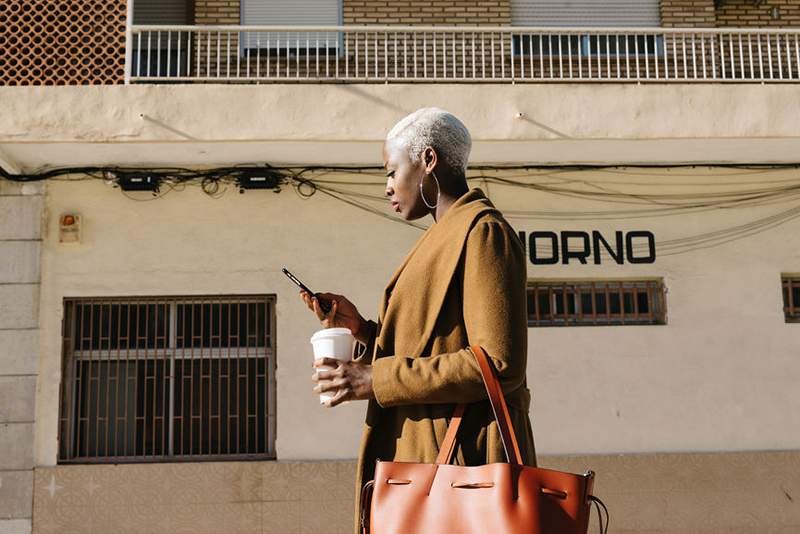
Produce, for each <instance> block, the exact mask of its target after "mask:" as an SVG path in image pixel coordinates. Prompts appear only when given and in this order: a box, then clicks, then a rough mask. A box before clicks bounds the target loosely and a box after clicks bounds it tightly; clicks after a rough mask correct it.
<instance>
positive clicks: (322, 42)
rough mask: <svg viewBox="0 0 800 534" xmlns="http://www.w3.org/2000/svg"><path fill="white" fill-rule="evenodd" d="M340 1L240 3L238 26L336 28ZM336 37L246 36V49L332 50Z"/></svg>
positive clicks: (328, 34)
mask: <svg viewBox="0 0 800 534" xmlns="http://www.w3.org/2000/svg"><path fill="white" fill-rule="evenodd" d="M341 1H342V0H242V24H245V25H253V26H255V25H261V26H284V25H285V26H316V25H320V26H338V25H340V24H341V23H342V8H341V5H342V4H341ZM338 39H340V36H339V35H338V34H337V33H332V32H325V33H323V32H302V33H301V32H280V33H276V32H270V33H265V32H259V33H247V34H246V36H245V38H244V39H243V41H244V46H245V47H247V48H253V47H256V46H258V47H260V48H266V47H269V48H283V47H284V46H287V45H289V47H290V48H291V49H295V48H301V49H305V48H306V43H308V46H309V47H312V48H313V47H315V46H316V44H317V43H319V46H320V47H322V48H329V47H333V46H336V44H337V41H338Z"/></svg>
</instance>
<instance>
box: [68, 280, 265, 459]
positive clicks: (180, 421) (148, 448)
mask: <svg viewBox="0 0 800 534" xmlns="http://www.w3.org/2000/svg"><path fill="white" fill-rule="evenodd" d="M274 343H275V298H274V296H268V295H252V296H251V295H248V296H191V297H146V298H129V297H124V298H107V297H102V298H68V299H65V300H64V321H63V367H62V381H61V407H60V416H59V461H60V462H61V463H67V462H79V463H85V462H111V461H113V462H124V461H136V462H148V461H177V460H181V459H192V460H198V459H205V458H207V459H244V458H251V457H252V458H262V459H263V458H274V457H275V446H274V444H275V350H274V347H275V344H274Z"/></svg>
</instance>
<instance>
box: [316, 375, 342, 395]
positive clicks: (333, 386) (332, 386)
mask: <svg viewBox="0 0 800 534" xmlns="http://www.w3.org/2000/svg"><path fill="white" fill-rule="evenodd" d="M347 382H348V381H347V380H345V379H344V378H337V379H335V380H329V381H326V382H320V383H319V384H317V385H316V386H315V387H314V393H325V392H327V391H335V390H338V389H342V388H345V386H347V385H348V383H347Z"/></svg>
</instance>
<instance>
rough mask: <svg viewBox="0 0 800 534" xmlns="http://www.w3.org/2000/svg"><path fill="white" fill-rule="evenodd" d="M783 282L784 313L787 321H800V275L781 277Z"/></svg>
mask: <svg viewBox="0 0 800 534" xmlns="http://www.w3.org/2000/svg"><path fill="white" fill-rule="evenodd" d="M781 279H782V282H783V314H784V316H785V317H786V322H787V323H800V275H797V276H789V275H784V276H782V277H781Z"/></svg>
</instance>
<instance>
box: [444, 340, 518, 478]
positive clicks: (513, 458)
mask: <svg viewBox="0 0 800 534" xmlns="http://www.w3.org/2000/svg"><path fill="white" fill-rule="evenodd" d="M470 351H471V352H472V353H473V354H474V355H475V358H476V359H477V360H478V366H479V367H480V369H481V376H482V377H483V385H484V386H486V393H487V394H488V396H489V402H490V404H491V405H492V412H494V419H495V421H497V427H498V428H499V429H500V439H501V440H502V441H503V449H504V450H505V452H506V459H507V460H508V463H510V464H515V465H522V455H521V454H520V451H519V444H518V443H517V436H516V434H515V433H514V425H513V424H512V422H511V414H510V413H509V412H508V406H507V405H506V399H505V397H504V396H503V390H502V388H501V387H500V382H499V381H498V380H497V375H496V374H495V372H494V367H493V366H492V363H491V362H490V361H489V357H488V356H487V355H486V352H485V351H484V350H483V349H482V348H481V347H480V345H472V346H471V347H470ZM465 408H466V404H459V405H457V406H456V409H455V412H454V413H453V417H452V419H450V425H449V426H448V427H447V434H445V437H444V441H443V442H442V446H441V448H440V449H439V456H438V457H437V458H436V463H437V464H449V463H450V462H452V460H453V453H454V451H455V445H456V435H457V434H458V427H459V426H461V419H462V416H463V415H464V409H465Z"/></svg>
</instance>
